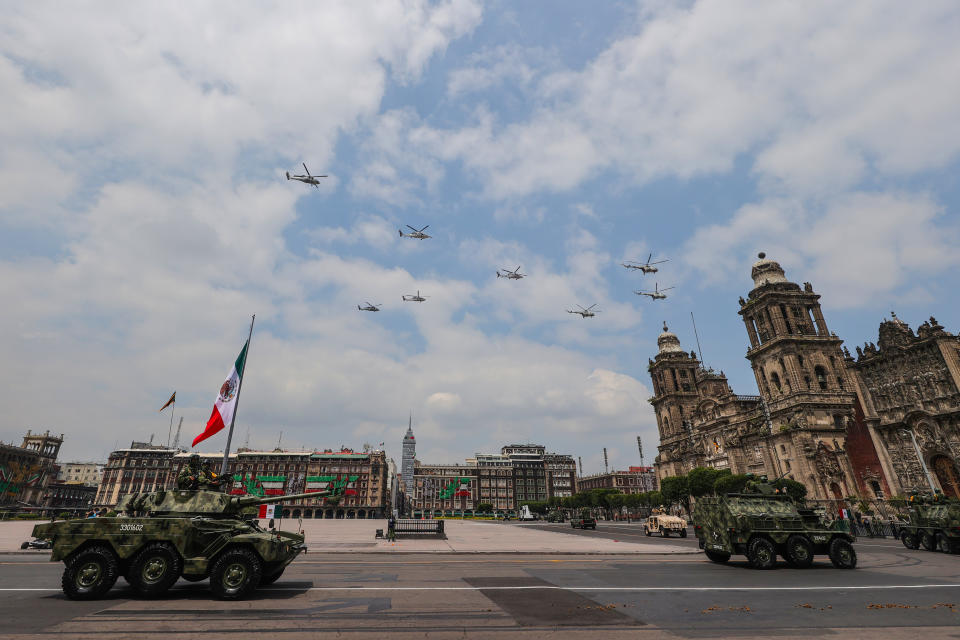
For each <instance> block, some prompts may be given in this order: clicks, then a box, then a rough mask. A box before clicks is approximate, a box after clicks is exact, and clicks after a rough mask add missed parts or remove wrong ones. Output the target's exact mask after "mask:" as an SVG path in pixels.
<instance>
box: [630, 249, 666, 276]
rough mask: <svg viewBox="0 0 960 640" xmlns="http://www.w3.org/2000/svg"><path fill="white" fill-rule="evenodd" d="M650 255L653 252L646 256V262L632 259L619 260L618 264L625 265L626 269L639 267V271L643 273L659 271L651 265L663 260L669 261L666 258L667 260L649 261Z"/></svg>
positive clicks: (661, 262)
mask: <svg viewBox="0 0 960 640" xmlns="http://www.w3.org/2000/svg"><path fill="white" fill-rule="evenodd" d="M652 257H653V254H652V253H651V254H650V255H648V256H647V261H646V262H635V261H633V260H627V261H626V262H621V263H620V264H621V265H623V266H624V267H626V268H627V269H639V270H640V271H643V273H644V274H648V273H656V272H657V271H659V269H657V268H656V267H655V266H653V265H655V264H663V263H664V262H670V260H669V259H668V260H657V261H656V262H650V259H651V258H652Z"/></svg>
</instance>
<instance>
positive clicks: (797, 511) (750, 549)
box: [693, 481, 857, 569]
mask: <svg viewBox="0 0 960 640" xmlns="http://www.w3.org/2000/svg"><path fill="white" fill-rule="evenodd" d="M841 525H842V523H834V525H828V524H827V523H826V522H824V520H823V519H822V518H821V516H819V515H817V514H816V513H815V512H814V511H813V510H812V509H806V508H803V507H800V508H798V506H797V504H796V503H795V502H794V501H793V499H792V498H790V496H788V495H786V494H785V493H777V492H776V490H775V489H774V488H773V485H771V484H770V483H767V482H765V481H760V482H754V481H751V482H749V483H748V485H747V489H746V490H745V492H744V493H728V494H726V495H724V496H721V497H704V498H700V499H698V500H697V504H696V506H695V507H694V510H693V530H694V534H695V535H696V536H697V540H698V541H699V543H700V548H701V549H703V550H704V553H706V555H707V557H708V558H709V559H710V560H712V561H714V562H726V561H727V560H729V559H730V556H732V555H734V554H736V555H745V556H747V559H748V560H749V561H750V564H751V566H753V567H754V568H756V569H772V568H773V567H774V566H776V561H777V555H780V556H781V557H783V558H784V559H785V560H786V561H787V562H788V563H789V564H790V565H791V566H794V567H798V568H805V567H809V566H810V565H812V564H813V559H814V556H815V555H818V554H826V555H828V556H829V557H830V561H831V562H832V563H833V566H835V567H837V568H838V569H853V568H855V567H856V566H857V553H856V551H855V550H854V548H853V544H852V543H853V542H855V541H856V537H855V536H854V535H853V534H851V533H850V532H849V531H848V530H846V529H845V528H842V527H841Z"/></svg>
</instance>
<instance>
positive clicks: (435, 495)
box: [412, 461, 479, 516]
mask: <svg viewBox="0 0 960 640" xmlns="http://www.w3.org/2000/svg"><path fill="white" fill-rule="evenodd" d="M413 484H414V487H413V494H412V496H413V501H412V504H413V509H414V515H415V516H416V515H417V514H418V512H422V513H424V514H427V515H453V514H454V513H455V512H457V513H460V512H465V511H471V512H472V511H473V510H474V509H475V508H476V505H477V504H478V503H479V501H478V500H477V498H478V495H479V493H478V487H479V483H478V482H477V467H476V466H472V465H462V466H461V465H458V464H446V465H443V464H439V465H432V464H427V465H425V464H421V463H420V462H419V461H418V462H417V464H416V467H415V469H414V483H413Z"/></svg>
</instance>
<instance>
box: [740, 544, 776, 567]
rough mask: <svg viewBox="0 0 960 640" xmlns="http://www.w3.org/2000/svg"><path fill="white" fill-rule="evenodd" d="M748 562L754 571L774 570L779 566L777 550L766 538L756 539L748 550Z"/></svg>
mask: <svg viewBox="0 0 960 640" xmlns="http://www.w3.org/2000/svg"><path fill="white" fill-rule="evenodd" d="M747 560H749V561H750V565H751V566H752V567H753V568H754V569H773V567H774V566H776V564H777V550H776V549H774V548H773V543H772V542H770V541H769V540H767V539H766V538H754V539H753V540H752V541H751V542H750V547H749V548H748V549H747Z"/></svg>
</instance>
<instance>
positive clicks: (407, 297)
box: [403, 289, 427, 302]
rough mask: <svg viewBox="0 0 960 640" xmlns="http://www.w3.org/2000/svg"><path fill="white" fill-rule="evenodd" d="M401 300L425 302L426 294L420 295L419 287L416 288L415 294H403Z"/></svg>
mask: <svg viewBox="0 0 960 640" xmlns="http://www.w3.org/2000/svg"><path fill="white" fill-rule="evenodd" d="M403 301H404V302H426V301H427V296H422V295H420V289H417V295H415V296H413V295H404V296H403Z"/></svg>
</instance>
